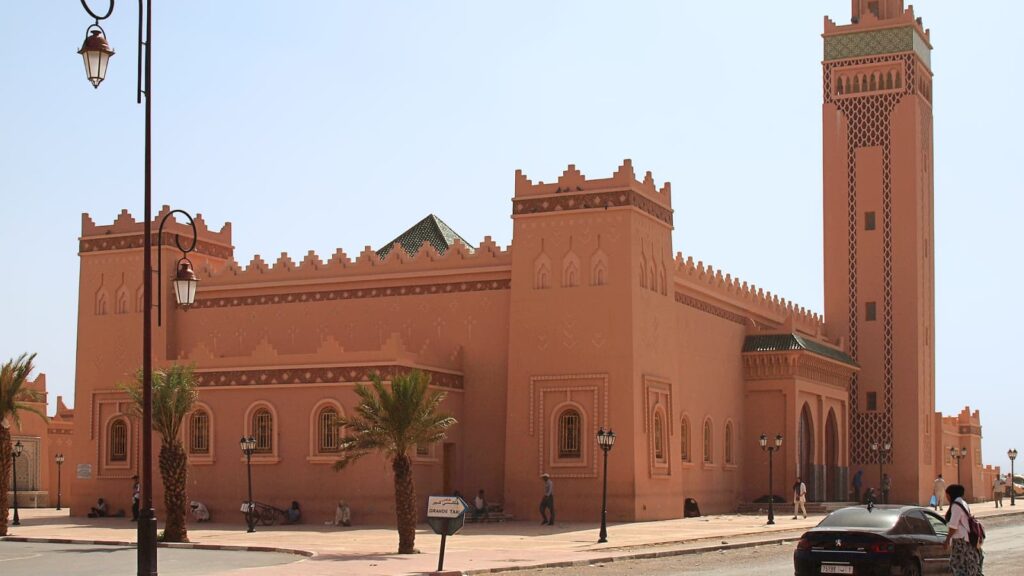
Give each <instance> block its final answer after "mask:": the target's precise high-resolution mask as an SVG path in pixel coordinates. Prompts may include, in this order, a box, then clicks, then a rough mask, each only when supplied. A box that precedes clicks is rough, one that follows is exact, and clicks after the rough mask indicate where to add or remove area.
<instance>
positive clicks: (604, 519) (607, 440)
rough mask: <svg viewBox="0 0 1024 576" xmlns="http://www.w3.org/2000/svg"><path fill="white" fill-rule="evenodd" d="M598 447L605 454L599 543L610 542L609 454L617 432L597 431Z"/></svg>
mask: <svg viewBox="0 0 1024 576" xmlns="http://www.w3.org/2000/svg"><path fill="white" fill-rule="evenodd" d="M597 445H598V446H600V447H601V451H602V452H604V486H603V487H602V489H601V533H600V534H599V535H598V538H597V541H598V543H603V542H607V541H608V453H609V452H611V450H612V446H615V432H612V430H611V428H609V429H608V430H605V429H604V428H601V429H600V430H598V431H597Z"/></svg>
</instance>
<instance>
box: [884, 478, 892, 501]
mask: <svg viewBox="0 0 1024 576" xmlns="http://www.w3.org/2000/svg"><path fill="white" fill-rule="evenodd" d="M890 490H892V478H890V477H889V473H888V472H886V473H885V474H882V504H888V503H889V491H890Z"/></svg>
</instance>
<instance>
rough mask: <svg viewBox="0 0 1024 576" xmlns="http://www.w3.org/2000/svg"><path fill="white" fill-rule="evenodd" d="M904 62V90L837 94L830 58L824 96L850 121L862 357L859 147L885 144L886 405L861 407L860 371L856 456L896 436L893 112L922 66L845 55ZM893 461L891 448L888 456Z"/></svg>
mask: <svg viewBox="0 0 1024 576" xmlns="http://www.w3.org/2000/svg"><path fill="white" fill-rule="evenodd" d="M892 62H900V63H902V65H903V68H904V77H905V78H906V79H907V81H906V83H905V84H904V86H905V88H904V89H903V90H902V91H899V92H890V93H883V94H870V95H864V96H858V97H854V98H842V99H838V98H833V95H832V90H831V86H832V72H833V70H834V69H836V68H837V67H838V66H837V63H832V62H827V63H826V64H825V73H824V86H823V93H824V101H825V102H826V103H833V104H835V106H836V108H837V109H838V110H839V111H840V112H842V113H843V114H844V115H845V116H846V118H847V121H848V126H849V133H848V136H847V138H848V140H847V166H848V171H847V178H848V182H847V187H848V188H847V189H848V205H847V208H848V210H847V216H848V220H847V222H848V232H849V235H848V248H849V260H848V261H849V271H848V272H849V320H850V355H851V356H852V357H853V358H854V359H856V358H858V353H859V351H858V348H859V341H858V335H857V327H858V320H859V316H858V314H859V311H860V307H859V305H858V300H857V272H858V266H857V232H858V222H859V220H858V211H857V155H856V151H857V149H858V148H864V147H871V146H879V147H881V149H882V251H883V255H882V261H883V264H882V274H883V277H882V281H883V302H882V321H883V331H884V336H883V374H882V383H883V397H884V399H885V400H884V404H883V406H882V410H879V411H876V412H867V411H863V412H862V411H861V409H860V406H859V404H858V401H857V398H858V392H859V386H858V379H857V375H854V376H853V377H852V379H851V382H850V461H851V463H853V462H856V463H870V462H872V461H873V456H874V454H873V453H872V452H871V451H870V446H871V442H872V441H878V440H882V439H892V440H893V441H895V440H896V439H895V438H893V436H892V432H893V426H892V401H893V346H892V344H893V310H892V290H893V275H892V272H893V269H892V166H891V161H892V133H891V126H890V115H891V114H892V111H893V110H894V109H895V108H896V105H897V104H898V103H899V102H900V100H901V99H902V98H903V96H904V95H907V94H912V93H913V91H914V86H915V82H914V73H915V71H916V66H915V62H914V59H913V57H912V56H911V55H908V54H902V55H891V56H878V57H870V58H861V59H857V60H844V61H843V62H842V63H841V65H842V66H844V67H848V66H862V65H871V64H879V63H892ZM887 459H888V460H889V461H891V459H892V456H891V453H890V454H889V456H888V457H887Z"/></svg>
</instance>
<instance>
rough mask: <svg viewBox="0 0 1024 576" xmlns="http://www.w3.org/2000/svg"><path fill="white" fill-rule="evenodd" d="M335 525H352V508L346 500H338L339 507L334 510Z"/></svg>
mask: <svg viewBox="0 0 1024 576" xmlns="http://www.w3.org/2000/svg"><path fill="white" fill-rule="evenodd" d="M334 525H335V526H351V525H352V510H351V509H350V508H349V507H348V503H347V502H345V501H344V500H338V507H337V508H336V509H335V510H334Z"/></svg>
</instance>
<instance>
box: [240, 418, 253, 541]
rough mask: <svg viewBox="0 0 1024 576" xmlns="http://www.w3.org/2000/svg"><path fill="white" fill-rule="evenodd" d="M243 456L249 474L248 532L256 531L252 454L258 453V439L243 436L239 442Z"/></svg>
mask: <svg viewBox="0 0 1024 576" xmlns="http://www.w3.org/2000/svg"><path fill="white" fill-rule="evenodd" d="M238 446H239V448H241V449H242V454H245V467H246V469H247V470H248V474H249V500H247V501H246V507H245V523H246V524H247V525H248V526H249V529H248V530H246V532H255V531H256V507H255V506H254V505H253V502H252V453H253V452H255V451H256V439H255V438H253V437H252V436H242V439H241V440H239V441H238Z"/></svg>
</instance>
